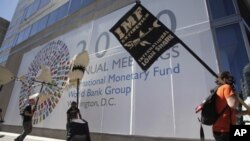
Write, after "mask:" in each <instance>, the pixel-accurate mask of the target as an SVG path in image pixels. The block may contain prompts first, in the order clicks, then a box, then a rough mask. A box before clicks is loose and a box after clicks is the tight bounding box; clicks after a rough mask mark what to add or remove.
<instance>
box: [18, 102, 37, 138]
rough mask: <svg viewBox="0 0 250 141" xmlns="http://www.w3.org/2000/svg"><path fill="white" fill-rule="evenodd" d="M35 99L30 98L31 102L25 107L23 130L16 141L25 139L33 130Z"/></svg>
mask: <svg viewBox="0 0 250 141" xmlns="http://www.w3.org/2000/svg"><path fill="white" fill-rule="evenodd" d="M33 104H34V103H33V100H29V104H28V105H27V106H26V107H25V108H24V111H23V114H22V116H23V132H22V134H21V135H19V136H18V137H17V138H16V139H15V141H23V140H24V138H25V137H26V136H27V135H28V134H29V133H31V131H32V117H33V114H34V110H33V109H32V105H33Z"/></svg>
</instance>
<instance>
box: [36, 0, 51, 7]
mask: <svg viewBox="0 0 250 141" xmlns="http://www.w3.org/2000/svg"><path fill="white" fill-rule="evenodd" d="M49 2H50V0H41V2H40V5H39V8H38V9H41V8H43V7H44V6H46V5H47V4H49Z"/></svg>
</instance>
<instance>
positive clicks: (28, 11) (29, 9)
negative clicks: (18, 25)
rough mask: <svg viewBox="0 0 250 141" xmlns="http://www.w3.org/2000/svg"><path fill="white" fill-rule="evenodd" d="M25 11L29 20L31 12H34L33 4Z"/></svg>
mask: <svg viewBox="0 0 250 141" xmlns="http://www.w3.org/2000/svg"><path fill="white" fill-rule="evenodd" d="M25 11H26V15H25V18H26V19H27V18H28V17H30V16H31V12H32V4H31V5H29V6H28V7H27V8H26V9H25Z"/></svg>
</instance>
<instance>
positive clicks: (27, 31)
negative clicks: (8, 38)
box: [16, 26, 31, 44]
mask: <svg viewBox="0 0 250 141" xmlns="http://www.w3.org/2000/svg"><path fill="white" fill-rule="evenodd" d="M30 29H31V28H30V26H29V27H27V28H25V29H24V30H22V31H21V32H20V33H19V35H18V38H17V42H16V44H19V43H21V42H22V41H24V40H26V39H28V37H29V34H30Z"/></svg>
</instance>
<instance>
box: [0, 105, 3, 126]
mask: <svg viewBox="0 0 250 141" xmlns="http://www.w3.org/2000/svg"><path fill="white" fill-rule="evenodd" d="M2 113H3V110H2V108H0V123H3V122H4V120H3V115H2Z"/></svg>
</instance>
